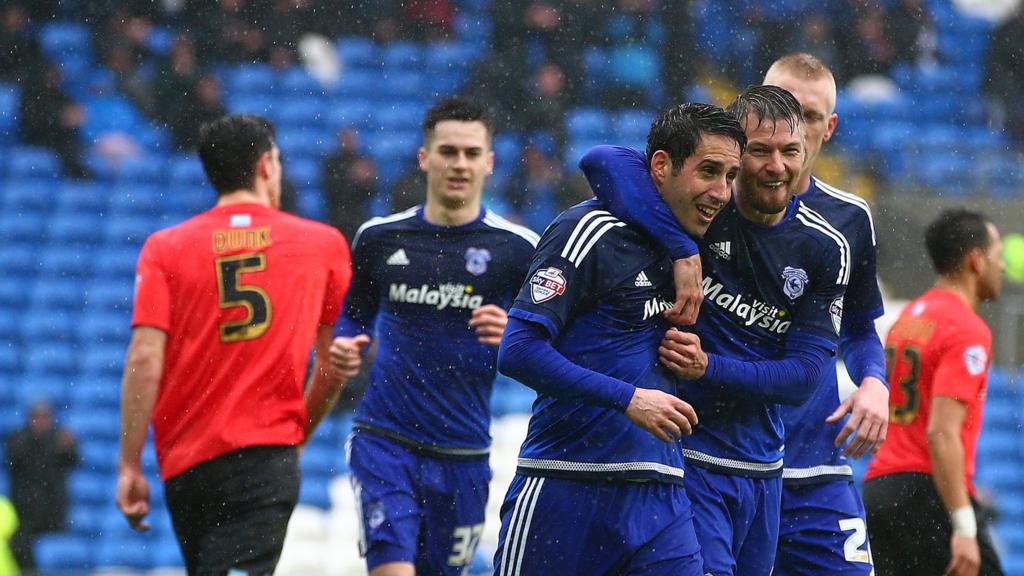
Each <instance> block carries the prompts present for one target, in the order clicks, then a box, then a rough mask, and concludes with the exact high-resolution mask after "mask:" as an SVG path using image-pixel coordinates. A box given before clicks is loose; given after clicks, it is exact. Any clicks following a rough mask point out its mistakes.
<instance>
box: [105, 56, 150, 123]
mask: <svg viewBox="0 0 1024 576" xmlns="http://www.w3.org/2000/svg"><path fill="white" fill-rule="evenodd" d="M106 64H107V68H109V69H110V70H111V71H112V72H113V73H114V77H115V81H116V82H117V88H118V90H120V91H121V92H122V93H123V94H124V95H125V96H127V97H128V98H129V99H130V100H131V101H132V103H134V104H135V106H136V107H138V109H139V110H140V111H142V113H143V114H145V115H146V116H149V117H153V115H154V114H155V113H156V94H155V93H154V92H153V82H152V81H151V80H150V78H149V76H147V75H146V74H144V73H143V72H142V71H141V70H140V69H139V61H138V60H137V59H136V58H135V57H134V56H133V55H132V52H131V50H130V48H128V47H127V46H124V45H118V46H114V47H112V48H111V49H110V52H108V53H107V61H106Z"/></svg>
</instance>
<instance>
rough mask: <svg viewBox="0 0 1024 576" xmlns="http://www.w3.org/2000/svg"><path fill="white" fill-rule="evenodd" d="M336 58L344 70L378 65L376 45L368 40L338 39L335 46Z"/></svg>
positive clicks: (357, 37)
mask: <svg viewBox="0 0 1024 576" xmlns="http://www.w3.org/2000/svg"><path fill="white" fill-rule="evenodd" d="M337 51H338V56H339V57H340V58H341V63H342V66H344V67H345V68H346V69H351V68H369V67H375V66H377V65H378V64H380V61H379V59H378V56H377V45H376V44H375V43H374V42H373V40H372V39H370V38H363V37H360V36H348V37H344V38H340V39H339V40H338V44H337Z"/></svg>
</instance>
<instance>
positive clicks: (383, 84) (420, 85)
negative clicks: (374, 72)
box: [376, 70, 430, 99]
mask: <svg viewBox="0 0 1024 576" xmlns="http://www.w3.org/2000/svg"><path fill="white" fill-rule="evenodd" d="M424 80H425V79H424V77H423V73H422V72H420V71H408V72H403V71H395V70H389V71H385V72H384V76H383V77H381V78H378V79H377V83H376V84H377V89H378V90H379V92H378V94H380V95H383V96H386V97H387V96H390V97H392V98H405V99H418V98H420V97H421V96H422V94H423V92H424V90H429V89H430V87H429V86H426V85H425V82H424Z"/></svg>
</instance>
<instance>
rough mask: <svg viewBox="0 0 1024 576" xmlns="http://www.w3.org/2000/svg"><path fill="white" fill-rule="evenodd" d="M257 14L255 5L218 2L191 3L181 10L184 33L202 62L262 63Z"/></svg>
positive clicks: (261, 35)
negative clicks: (193, 45)
mask: <svg viewBox="0 0 1024 576" xmlns="http://www.w3.org/2000/svg"><path fill="white" fill-rule="evenodd" d="M260 20H261V13H260V11H259V10H258V6H257V4H256V3H255V2H249V1H248V0H219V1H218V2H217V6H216V7H215V8H211V7H210V6H209V2H202V1H191V2H189V3H188V5H187V7H186V9H185V22H186V31H187V32H190V33H191V34H192V36H193V38H195V42H196V53H197V54H199V56H200V58H201V60H202V62H203V63H204V64H206V63H213V62H228V63H233V64H234V63H242V62H263V61H266V59H267V58H266V56H267V54H266V33H265V30H264V29H263V28H261V27H260Z"/></svg>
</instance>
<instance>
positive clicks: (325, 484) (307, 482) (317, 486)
mask: <svg viewBox="0 0 1024 576" xmlns="http://www.w3.org/2000/svg"><path fill="white" fill-rule="evenodd" d="M329 484H330V477H329V476H312V475H311V476H303V477H302V484H301V486H300V487H299V503H300V504H306V505H309V506H316V507H317V508H322V509H324V510H327V509H329V508H330V507H331V497H330V493H329V490H328V488H329Z"/></svg>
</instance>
